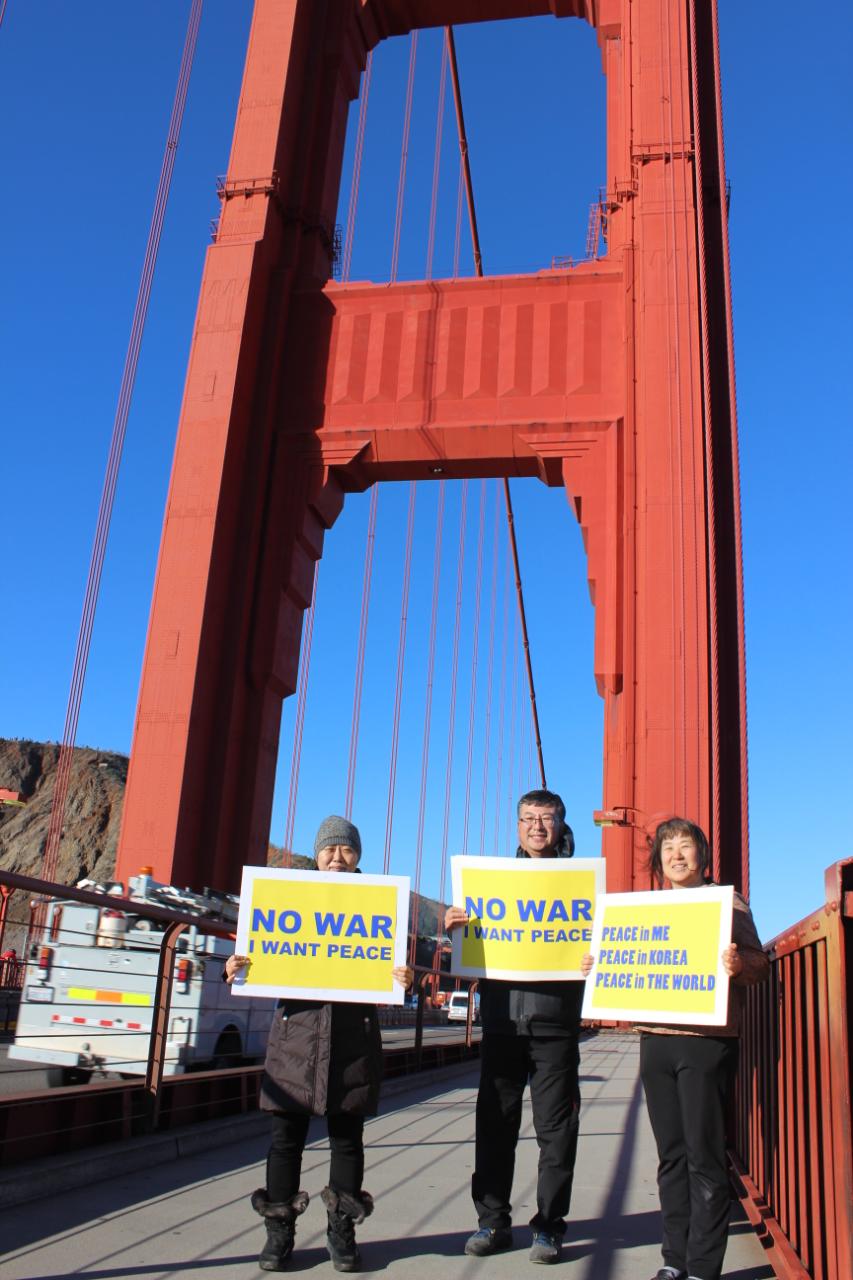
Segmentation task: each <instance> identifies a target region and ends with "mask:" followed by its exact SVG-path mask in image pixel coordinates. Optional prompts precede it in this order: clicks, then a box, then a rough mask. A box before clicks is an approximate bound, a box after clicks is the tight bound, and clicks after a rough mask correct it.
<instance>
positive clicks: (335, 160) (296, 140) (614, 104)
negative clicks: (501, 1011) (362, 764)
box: [116, 0, 748, 891]
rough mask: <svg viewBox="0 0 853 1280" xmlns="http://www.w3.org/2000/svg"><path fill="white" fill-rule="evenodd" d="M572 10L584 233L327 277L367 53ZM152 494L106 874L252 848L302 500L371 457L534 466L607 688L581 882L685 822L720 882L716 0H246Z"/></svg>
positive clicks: (214, 876) (731, 683) (722, 431)
mask: <svg viewBox="0 0 853 1280" xmlns="http://www.w3.org/2000/svg"><path fill="white" fill-rule="evenodd" d="M548 14H550V15H552V17H553V20H554V21H560V22H562V21H572V20H580V21H586V22H588V23H590V24H591V25H592V26H593V27H594V28H595V31H596V33H597V38H598V44H599V48H600V52H601V63H602V70H603V74H604V76H605V77H606V86H607V89H606V101H607V122H606V149H607V154H606V175H607V176H606V190H605V192H604V194H603V198H602V213H603V216H604V217H605V218H606V226H607V245H606V253H605V254H604V255H603V256H600V257H597V258H594V259H593V260H591V261H587V262H584V263H580V264H578V265H575V266H571V267H568V268H555V269H552V270H545V271H539V272H537V273H536V274H533V275H513V276H485V277H480V276H477V277H474V278H468V279H464V278H463V279H458V278H457V279H453V280H431V281H429V282H426V281H423V282H406V283H390V284H389V283H388V282H379V283H376V284H370V283H368V284H365V283H358V284H349V283H338V282H335V281H334V280H333V279H332V278H331V277H332V264H333V258H334V253H335V234H334V224H335V217H336V210H337V206H338V195H339V186H340V178H341V167H342V158H343V151H344V140H345V131H346V123H347V114H348V108H349V104H350V102H351V101H352V100H353V99H354V98H355V97H356V96H357V95H358V93H359V86H360V82H361V79H362V76H363V73H364V69H365V65H366V60H367V58H368V55H369V54H370V52H371V51H372V50H373V49H374V48H375V47H376V46H377V45H378V44H379V42H380V41H382V40H385V39H387V38H389V37H391V36H395V35H403V34H406V33H408V32H411V31H414V30H417V29H421V28H426V27H435V26H444V25H446V24H450V23H453V24H454V25H459V24H463V23H476V22H482V21H491V20H506V21H512V20H513V19H517V18H521V17H529V16H533V15H548ZM220 194H221V197H222V209H221V217H220V220H219V223H218V227H217V230H216V235H215V241H214V243H213V244H212V245H211V246H210V248H209V250H208V254H207V260H206V264H205V268H204V274H203V279H202V284H201V293H200V299H199V305H198V312H197V317H196V322H195V330H194V335H193V341H192V349H191V354H190V359H189V368H188V373H187V379H186V387H185V393H184V400H183V406H182V410H181V417H180V424H179V430H178V438H177V445H176V450H175V458H174V465H173V471H172V477H171V484H170V488H169V494H168V502H167V509H166V515H165V523H164V529H163V535H162V543H161V549H160V557H159V564H158V570H157V576H156V585H155V590H154V598H153V604H152V609H151V616H150V623H149V631H148V637H147V643H146V650H145V658H144V666H143V673H142V682H141V688H140V695H139V704H138V710H137V718H136V725H135V731H134V738H133V747H132V753H131V763H130V773H129V777H128V786H127V792H126V798H125V809H124V821H123V828H122V833H121V841H120V848H119V856H118V868H117V873H116V874H117V875H118V877H119V878H120V879H125V878H126V877H127V875H128V874H132V873H135V872H136V870H137V869H138V867H139V866H140V865H143V864H144V865H148V866H151V867H152V868H153V871H154V874H155V876H156V877H157V878H158V879H160V880H163V881H167V882H171V883H176V884H195V883H201V882H204V883H209V884H216V885H218V886H220V887H221V888H233V887H235V885H236V882H237V880H238V877H239V868H240V867H241V866H242V865H243V864H244V863H255V864H259V863H263V862H265V861H266V854H267V841H268V833H269V826H270V814H271V807H272V797H273V783H274V776H275V768H276V758H277V752H278V741H279V723H280V715H281V705H282V700H283V698H285V697H287V696H288V695H289V694H291V693H293V692H294V689H295V687H296V677H297V666H298V658H299V650H300V637H301V632H302V620H303V614H304V612H305V610H306V608H307V606H308V605H309V603H310V600H311V592H312V583H313V578H314V569H315V565H316V562H317V560H318V559H319V558H320V556H321V555H322V551H323V540H324V537H325V534H326V531H327V530H329V529H330V528H331V526H332V525H333V524H334V522H335V519H336V517H337V516H338V514H339V513H340V511H341V508H342V504H343V502H344V500H345V496H346V494H347V493H348V492H354V491H362V490H364V489H366V488H367V487H369V486H371V485H374V484H378V483H380V482H382V481H387V480H413V479H429V478H432V477H439V476H442V477H446V478H468V477H475V476H479V477H514V476H533V477H538V478H539V480H540V481H541V482H542V483H544V484H546V485H550V486H557V487H559V486H562V487H563V488H564V489H565V491H566V494H567V496H568V499H569V501H570V503H571V506H572V507H573V509H574V512H575V514H576V516H577V519H578V520H579V522H580V524H581V526H582V529H583V533H584V540H585V546H586V550H587V556H588V577H589V581H590V584H591V589H592V593H593V600H594V605H595V615H596V616H595V678H596V682H597V686H598V690H599V692H600V694H601V696H602V698H603V700H604V775H603V810H604V819H605V821H606V822H608V823H610V824H611V825H608V826H606V827H605V829H604V831H603V852H604V854H605V855H606V857H607V868H608V887H609V888H610V889H611V890H625V889H631V888H634V887H645V885H646V884H647V873H646V872H645V869H644V847H643V839H642V834H643V828H644V826H645V825H646V824H647V823H648V822H649V821H650V820H652V819H653V817H654V815H655V814H660V813H672V812H679V813H684V814H686V815H687V816H689V817H691V818H693V819H695V820H696V821H698V822H699V823H701V825H702V826H704V827H705V828H706V829H708V830H709V832H710V834H711V837H712V843H713V847H714V849H715V858H716V867H715V870H716V873H717V875H718V877H719V878H720V879H721V880H722V881H723V882H730V883H734V884H735V885H736V886H737V887H738V888H740V889H742V890H744V891H746V889H747V887H748V885H747V879H748V850H747V816H746V715H745V693H744V644H743V606H742V579H741V548H740V528H739V494H738V460H737V434H736V418H735V395H734V362H733V351H732V329H731V307H730V288H729V260H728V243H727V208H726V183H725V170H724V155H723V139H722V123H721V104H720V80H719V66H718V41H717V30H716V5H715V3H714V2H713V0H648V2H646V3H641V4H640V3H632V2H631V0H255V8H254V18H253V23H252V29H251V35H250V40H249V49H248V56H247V61H246V67H245V73H244V80H243V86H242V92H241V96H240V103H239V109H238V115H237V122H236V128H235V133H234V141H233V146H232V151H231V156H230V162H229V167H228V173H227V176H226V178H225V180H224V182H223V183H222V186H221V191H220Z"/></svg>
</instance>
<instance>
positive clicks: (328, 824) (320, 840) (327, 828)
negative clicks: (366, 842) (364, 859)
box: [314, 813, 361, 858]
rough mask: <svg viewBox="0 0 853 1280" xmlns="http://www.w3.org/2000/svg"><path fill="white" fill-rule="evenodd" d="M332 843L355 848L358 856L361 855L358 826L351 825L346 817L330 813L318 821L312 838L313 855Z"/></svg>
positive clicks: (315, 855)
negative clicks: (318, 824) (317, 828)
mask: <svg viewBox="0 0 853 1280" xmlns="http://www.w3.org/2000/svg"><path fill="white" fill-rule="evenodd" d="M333 844H345V845H348V846H349V848H350V849H355V851H356V853H357V854H358V856H359V857H361V836H360V835H359V834H358V827H355V826H353V824H352V823H351V822H349V821H348V820H347V819H346V818H339V817H338V816H337V815H336V814H334V813H333V814H330V816H329V817H328V818H324V819H323V821H322V822H321V823H320V827H319V830H318V831H317V836H316V839H315V840H314V857H315V858H316V857H317V854H318V853H319V852H320V850H321V849H327V848H328V847H329V846H330V845H333Z"/></svg>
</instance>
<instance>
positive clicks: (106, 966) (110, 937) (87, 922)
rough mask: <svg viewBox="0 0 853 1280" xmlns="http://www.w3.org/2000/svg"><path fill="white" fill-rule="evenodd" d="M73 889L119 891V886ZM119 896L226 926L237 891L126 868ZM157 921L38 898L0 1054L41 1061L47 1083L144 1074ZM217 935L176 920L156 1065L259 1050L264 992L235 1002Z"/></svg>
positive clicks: (226, 1058)
mask: <svg viewBox="0 0 853 1280" xmlns="http://www.w3.org/2000/svg"><path fill="white" fill-rule="evenodd" d="M78 887H79V888H87V889H89V888H91V889H101V888H105V889H106V890H107V893H111V894H119V895H120V894H121V893H122V886H121V885H106V886H101V885H94V884H92V883H91V882H87V881H83V882H82V883H81V884H80V885H79V886H78ZM127 897H128V898H130V899H133V900H134V901H136V902H139V903H140V904H142V903H146V904H148V905H151V906H157V907H168V908H170V909H171V910H173V911H183V912H186V913H189V914H192V915H204V916H208V917H212V918H215V919H219V920H222V921H223V922H224V923H225V924H234V925H235V927H236V920H237V904H238V900H237V898H236V897H234V896H233V895H231V894H223V893H217V892H215V891H213V890H210V889H205V890H204V892H203V893H193V892H191V891H190V890H182V889H175V888H173V887H172V886H171V885H165V884H159V883H158V882H157V881H155V880H153V879H152V878H151V876H150V875H148V874H145V872H143V873H142V874H140V875H138V876H132V877H131V878H130V880H129V882H128V893H127ZM166 927H167V926H166V925H165V924H163V923H162V922H160V921H157V920H151V919H146V917H145V916H144V915H135V914H134V913H133V912H132V911H129V910H128V909H126V908H122V909H121V910H112V909H111V908H109V907H106V906H104V907H98V906H94V905H91V906H90V905H88V904H87V903H83V902H75V901H72V900H69V899H66V900H65V901H62V900H57V901H55V902H52V903H50V904H49V905H48V907H47V914H46V918H45V924H44V928H43V930H42V932H41V938H40V939H39V940H37V941H36V942H34V943H33V945H32V946H31V947H30V953H29V955H28V956H27V967H26V971H25V973H24V985H23V990H22V992H21V1005H20V1009H19V1012H18V1025H17V1029H16V1032H15V1041H14V1044H12V1045H11V1046H10V1047H9V1057H10V1058H16V1059H19V1060H23V1061H27V1062H40V1063H46V1064H48V1066H49V1068H50V1072H49V1079H50V1082H51V1083H52V1084H83V1083H85V1082H87V1081H88V1080H90V1079H91V1077H92V1075H93V1074H100V1075H103V1074H106V1073H107V1072H118V1073H119V1074H120V1075H127V1076H136V1075H144V1074H145V1070H146V1066H147V1060H148V1045H149V1039H150V1035H151V1025H152V1022H153V1020H154V1016H155V1009H154V988H155V983H156V979H157V969H158V964H159V959H160V945H161V942H162V940H163V933H164V930H165V929H166ZM233 950H234V943H233V942H232V941H231V940H230V939H229V938H219V937H217V936H215V935H214V934H205V933H202V932H200V931H199V930H198V929H197V928H196V927H195V926H193V925H190V926H188V927H187V928H186V929H185V930H184V932H183V933H182V934H181V935H180V936H179V937H178V941H177V948H176V957H175V970H174V977H173V982H172V999H171V1008H170V1012H169V1031H168V1037H167V1042H166V1056H165V1063H164V1072H165V1074H166V1075H177V1074H179V1073H181V1072H184V1071H188V1070H191V1069H209V1070H213V1069H216V1068H220V1067H228V1066H238V1065H239V1064H240V1063H241V1061H243V1060H245V1059H253V1058H259V1057H261V1056H262V1055H263V1053H264V1049H265V1047H266V1041H267V1035H268V1033H269V1028H270V1023H271V1021H272V1015H273V1011H274V1009H275V1001H274V1000H270V999H261V998H260V997H254V998H245V999H241V1000H235V999H234V998H233V997H232V995H231V989H230V987H228V986H227V985H226V983H224V982H223V981H222V970H223V968H224V965H225V961H226V959H227V957H228V956H229V955H231V954H232V952H233Z"/></svg>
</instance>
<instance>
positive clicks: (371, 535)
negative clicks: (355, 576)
mask: <svg viewBox="0 0 853 1280" xmlns="http://www.w3.org/2000/svg"><path fill="white" fill-rule="evenodd" d="M378 503H379V486H378V485H374V486H373V491H372V493H371V495H370V508H369V511H368V515H367V542H366V546H365V549H364V578H363V581H362V585H361V618H360V620H359V625H358V650H357V653H356V659H355V688H354V690H353V698H352V727H351V729H350V741H349V765H348V768H347V793H346V800H345V801H344V814H345V816H346V817H347V818H351V817H352V801H353V793H354V792H355V765H356V759H357V757H358V731H359V725H360V723H361V691H362V688H363V685H364V649H365V644H366V642H367V619H368V613H369V611H370V583H371V579H372V577H373V547H374V543H375V541H376V508H377V505H378Z"/></svg>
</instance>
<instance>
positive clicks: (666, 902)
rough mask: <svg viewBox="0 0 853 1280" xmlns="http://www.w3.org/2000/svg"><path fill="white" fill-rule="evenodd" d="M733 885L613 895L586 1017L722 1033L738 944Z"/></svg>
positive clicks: (595, 950) (597, 932) (603, 905)
mask: <svg viewBox="0 0 853 1280" xmlns="http://www.w3.org/2000/svg"><path fill="white" fill-rule="evenodd" d="M732 897H733V891H732V887H731V885H726V886H725V887H720V886H717V885H708V886H707V887H706V888H700V889H674V890H672V891H671V892H660V891H658V892H652V893H607V894H604V895H603V896H602V897H601V898H600V899H599V902H598V909H597V911H596V915H595V923H594V926H593V937H592V946H591V947H590V948H589V950H590V952H591V953H592V954H593V955H594V956H595V966H594V968H593V970H592V973H591V974H590V976H589V977H588V978H587V983H586V991H585V993H584V1003H583V1016H584V1018H591V1019H601V1018H603V1019H607V1020H610V1019H614V1020H617V1021H619V1022H651V1023H659V1022H662V1023H674V1024H679V1025H682V1024H685V1023H689V1024H691V1025H696V1026H709V1027H713V1026H723V1025H725V1022H726V1015H727V1010H728V997H729V979H728V975H727V974H726V972H725V970H724V969H723V965H722V961H721V959H720V956H721V953H722V951H723V950H724V948H725V947H727V946H728V944H729V943H730V942H731V937H732Z"/></svg>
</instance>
